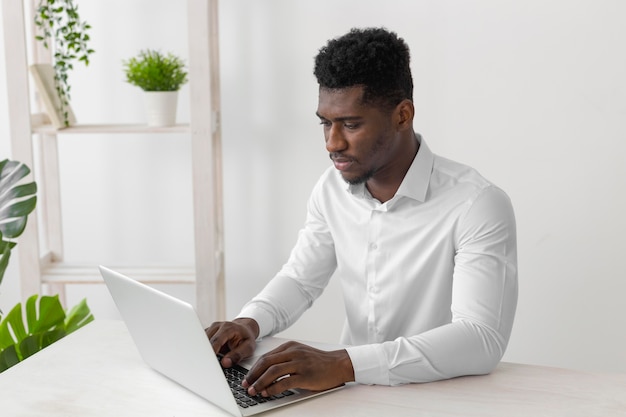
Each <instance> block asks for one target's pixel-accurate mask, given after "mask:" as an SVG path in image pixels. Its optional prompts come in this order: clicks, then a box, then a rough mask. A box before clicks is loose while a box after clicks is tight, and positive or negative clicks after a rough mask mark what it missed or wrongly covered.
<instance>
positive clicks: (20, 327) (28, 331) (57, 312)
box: [0, 159, 94, 372]
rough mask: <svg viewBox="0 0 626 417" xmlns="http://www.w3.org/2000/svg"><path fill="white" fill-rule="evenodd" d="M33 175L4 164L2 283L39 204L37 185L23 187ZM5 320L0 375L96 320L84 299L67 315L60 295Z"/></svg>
mask: <svg viewBox="0 0 626 417" xmlns="http://www.w3.org/2000/svg"><path fill="white" fill-rule="evenodd" d="M29 173H30V169H29V168H28V167H27V166H26V165H24V164H23V163H21V162H17V161H9V160H8V159H5V160H3V161H0V254H1V255H0V283H1V282H2V279H3V278H4V273H5V272H6V268H7V266H8V264H9V260H10V257H11V249H13V248H14V247H15V245H16V244H17V242H16V240H15V239H16V238H17V237H18V236H20V235H21V234H22V232H24V229H25V228H26V221H27V219H28V215H29V214H30V213H32V211H33V210H34V209H35V205H36V204H37V196H36V194H37V184H36V183H35V182H34V181H33V182H29V183H26V184H20V182H21V181H22V179H24V178H25V177H26V176H27V175H28V174H29ZM24 307H25V308H24V311H25V313H26V315H25V316H24V314H23V309H22V304H21V303H18V304H17V305H15V306H14V307H13V308H12V309H11V310H10V311H9V313H8V314H7V315H6V316H5V317H2V311H1V310H0V372H2V371H4V370H5V369H7V368H9V367H11V366H13V365H15V364H16V363H18V362H20V361H22V360H24V359H26V358H28V357H29V356H30V355H32V354H33V353H35V352H38V351H40V350H41V349H43V348H45V347H46V346H48V345H50V344H51V343H54V342H56V341H57V340H59V339H60V338H62V337H64V336H65V335H67V334H69V333H71V332H73V331H74V330H76V329H78V328H80V327H82V326H84V325H85V324H87V323H89V322H91V321H93V319H94V318H93V315H92V314H91V311H90V310H89V307H88V306H87V302H86V300H84V299H83V300H82V301H81V302H80V303H78V304H77V305H76V306H75V307H73V308H72V309H71V310H69V311H68V312H67V313H66V312H65V311H64V310H63V306H62V305H61V303H60V301H59V296H58V295H55V296H42V297H39V295H37V294H35V295H33V296H31V297H30V298H29V299H28V300H27V301H26V304H25V306H24Z"/></svg>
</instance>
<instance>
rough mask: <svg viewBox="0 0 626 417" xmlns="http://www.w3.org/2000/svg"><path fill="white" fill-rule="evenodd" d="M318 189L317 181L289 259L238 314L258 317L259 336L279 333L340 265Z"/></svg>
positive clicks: (324, 284) (325, 283)
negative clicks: (320, 204)
mask: <svg viewBox="0 0 626 417" xmlns="http://www.w3.org/2000/svg"><path fill="white" fill-rule="evenodd" d="M319 189H320V184H319V183H318V185H317V186H316V187H315V188H314V190H313V193H312V196H311V198H310V199H309V202H308V206H307V218H306V222H305V225H304V227H303V228H302V229H301V230H300V232H299V233H298V240H297V242H296V245H295V246H294V248H293V250H292V251H291V254H290V256H289V259H288V261H287V263H286V264H285V265H284V266H283V267H282V268H281V270H280V271H279V272H278V274H276V276H275V277H274V278H273V279H272V280H271V281H270V282H269V283H268V284H267V285H266V286H265V288H264V289H263V290H262V291H261V292H260V293H259V294H258V295H257V296H256V297H254V298H253V299H252V300H251V301H250V302H248V303H247V304H246V305H245V306H244V307H243V309H242V310H241V312H240V313H239V315H238V316H237V317H250V318H253V319H255V320H256V321H257V323H258V324H259V337H264V336H268V335H273V334H276V333H279V332H281V331H282V330H284V329H286V328H287V327H289V326H290V325H292V324H293V323H294V322H295V321H296V320H297V319H298V318H299V317H300V316H301V315H302V314H303V313H304V312H305V311H306V310H307V309H308V308H309V307H310V306H311V305H312V304H313V302H314V301H315V300H316V299H317V298H318V297H319V296H320V295H321V294H322V292H323V291H324V288H326V285H327V284H328V281H329V279H330V277H331V276H332V274H333V272H334V271H335V269H336V268H337V259H336V256H335V246H334V243H333V238H332V235H331V233H330V231H329V229H328V226H327V224H326V222H325V221H324V218H323V216H322V215H321V213H320V211H319V209H318V206H317V203H316V200H315V196H316V191H319Z"/></svg>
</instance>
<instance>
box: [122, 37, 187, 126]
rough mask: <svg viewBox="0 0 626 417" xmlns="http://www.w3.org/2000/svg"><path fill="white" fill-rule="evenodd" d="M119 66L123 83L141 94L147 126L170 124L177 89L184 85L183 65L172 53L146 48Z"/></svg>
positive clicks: (173, 122)
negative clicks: (136, 88)
mask: <svg viewBox="0 0 626 417" xmlns="http://www.w3.org/2000/svg"><path fill="white" fill-rule="evenodd" d="M123 64H124V72H125V74H126V81H127V82H129V83H130V84H132V85H136V86H137V87H139V88H141V89H142V90H143V91H144V92H145V93H144V94H145V100H146V116H147V120H148V126H171V125H174V124H175V123H176V104H177V101H178V90H180V87H181V86H182V85H183V84H185V83H186V82H187V71H186V69H185V63H184V62H183V61H182V60H181V59H180V58H179V57H177V56H176V55H173V54H172V53H168V54H162V53H161V52H159V51H156V50H150V49H147V50H142V51H140V52H139V54H138V55H137V56H136V57H133V58H130V59H129V60H127V61H123Z"/></svg>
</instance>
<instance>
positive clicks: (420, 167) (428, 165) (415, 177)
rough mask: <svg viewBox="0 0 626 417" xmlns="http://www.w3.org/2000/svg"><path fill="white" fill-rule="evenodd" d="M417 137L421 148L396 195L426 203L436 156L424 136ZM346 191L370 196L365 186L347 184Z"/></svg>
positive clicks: (360, 195)
mask: <svg viewBox="0 0 626 417" xmlns="http://www.w3.org/2000/svg"><path fill="white" fill-rule="evenodd" d="M415 136H416V137H417V141H418V142H419V144H420V148H419V150H418V151H417V155H415V158H414V159H413V162H412V163H411V166H410V167H409V170H408V171H407V173H406V175H405V176H404V179H403V180H402V183H401V184H400V187H398V191H396V195H401V196H405V197H409V198H412V199H414V200H417V201H421V202H424V201H426V192H427V191H428V184H429V182H430V174H431V172H432V169H433V161H434V156H433V153H432V151H431V150H430V148H429V147H428V145H426V141H425V140H424V139H423V138H422V136H421V135H420V134H419V133H416V134H415ZM346 189H347V191H349V192H350V193H352V194H353V195H355V196H359V197H365V196H367V195H369V193H368V192H367V189H366V188H365V184H358V185H350V184H346Z"/></svg>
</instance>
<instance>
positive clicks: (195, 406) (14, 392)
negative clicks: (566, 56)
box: [0, 320, 626, 417]
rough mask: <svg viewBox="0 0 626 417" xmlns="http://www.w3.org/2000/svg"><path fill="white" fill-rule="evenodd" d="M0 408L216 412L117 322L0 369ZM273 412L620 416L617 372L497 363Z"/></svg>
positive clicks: (358, 389) (16, 412)
mask: <svg viewBox="0 0 626 417" xmlns="http://www.w3.org/2000/svg"><path fill="white" fill-rule="evenodd" d="M0 414H1V415H2V416H3V417H5V416H6V417H36V416H46V417H54V416H63V417H74V416H89V417H91V416H111V417H120V416H133V417H141V416H151V417H157V416H163V417H173V416H176V417H179V416H181V417H182V416H185V417H195V416H203V417H206V416H226V415H227V414H226V413H224V412H223V411H221V410H220V409H218V408H215V407H213V406H212V405H211V404H209V403H208V402H206V401H205V400H203V399H202V398H200V397H198V396H196V395H195V394H193V393H191V392H189V391H187V390H186V389H184V388H182V387H180V386H179V385H177V384H176V383H174V382H172V381H170V380H168V379H167V378H165V377H163V376H161V375H160V374H158V373H156V372H155V371H153V370H151V369H150V368H148V367H147V366H146V365H145V364H144V363H143V361H142V360H141V358H140V356H139V353H138V352H137V350H136V349H135V346H134V345H133V343H132V341H131V339H130V336H129V335H128V332H127V330H126V327H125V326H124V324H123V323H122V322H118V321H98V320H97V321H95V322H93V323H92V324H89V325H88V326H86V327H85V328H83V329H81V330H79V331H77V332H76V333H73V334H71V335H69V336H67V337H66V338H64V339H62V340H60V341H59V342H57V343H55V344H53V345H52V346H50V347H48V348H46V349H45V350H43V351H41V352H39V353H37V354H36V355H34V356H32V357H31V358H29V359H27V360H26V361H24V362H21V363H19V364H18V365H16V366H14V367H13V368H10V369H8V370H7V371H5V372H3V373H1V374H0ZM264 415H266V416H268V417H270V416H271V417H276V416H290V415H297V416H305V417H306V416H316V417H319V416H324V415H328V416H350V417H359V416H376V417H387V416H412V417H415V416H440V417H442V416H463V417H471V416H480V417H489V416H497V417H515V416H524V417H536V416H567V417H576V416H580V417H593V416H598V417H618V416H626V374H596V373H586V372H578V371H570V370H564V369H556V368H548V367H539V366H529V365H518V364H510V363H502V364H500V366H499V367H498V368H497V370H496V371H494V372H493V373H492V374H491V375H487V376H473V377H463V378H456V379H452V380H448V381H441V382H435V383H430V384H413V385H405V386H400V387H383V386H363V385H355V384H352V385H350V386H348V387H346V388H345V389H343V390H339V391H336V392H333V393H329V394H327V395H324V396H321V397H318V398H313V399H310V400H307V401H304V402H302V403H299V404H293V405H290V406H287V407H283V408H280V409H277V410H273V411H269V412H267V413H266V414H264Z"/></svg>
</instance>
